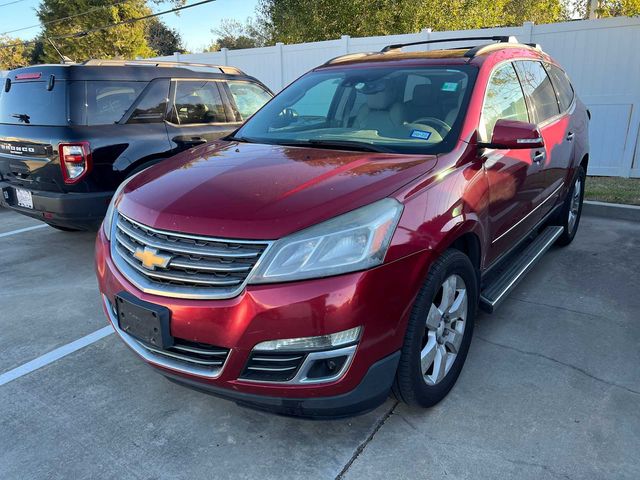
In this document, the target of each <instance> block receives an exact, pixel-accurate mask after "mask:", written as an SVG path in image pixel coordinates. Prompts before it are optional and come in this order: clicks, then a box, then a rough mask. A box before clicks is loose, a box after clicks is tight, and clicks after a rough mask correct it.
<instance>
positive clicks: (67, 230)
mask: <svg viewBox="0 0 640 480" xmlns="http://www.w3.org/2000/svg"><path fill="white" fill-rule="evenodd" d="M47 225H49V226H50V227H51V228H55V229H56V230H60V231H61V232H82V230H80V229H79V228H70V227H61V226H60V225H52V224H50V223H47Z"/></svg>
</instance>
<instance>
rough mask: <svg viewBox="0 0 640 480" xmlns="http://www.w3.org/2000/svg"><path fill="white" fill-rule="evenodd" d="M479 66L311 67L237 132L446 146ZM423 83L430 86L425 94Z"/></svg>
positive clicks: (355, 145) (368, 144)
mask: <svg viewBox="0 0 640 480" xmlns="http://www.w3.org/2000/svg"><path fill="white" fill-rule="evenodd" d="M476 71H477V70H476V68H474V67H468V66H456V67H455V68H446V67H440V66H438V67H416V66H411V65H410V66H407V67H404V68H403V67H402V66H400V67H398V66H394V67H390V66H382V67H374V68H349V67H347V68H344V69H342V68H333V67H332V68H331V69H324V70H323V69H321V70H318V71H313V72H310V73H308V74H307V75H305V76H303V77H301V78H300V79H298V80H296V81H295V82H293V83H292V84H291V85H290V86H289V87H287V88H286V89H285V90H284V91H282V92H281V93H280V94H279V95H277V96H276V97H275V98H274V99H273V100H271V101H270V102H269V103H267V104H266V105H265V106H264V107H263V108H262V109H260V110H259V111H258V112H256V114H255V115H253V117H251V118H250V119H249V120H248V121H247V122H246V123H245V125H244V126H243V127H241V128H240V130H239V131H238V132H237V133H236V134H235V135H236V137H238V138H246V139H247V140H248V141H256V142H262V143H271V144H292V143H295V144H305V143H306V144H310V145H313V146H315V147H317V146H318V145H322V146H323V147H324V148H345V146H346V148H351V149H355V150H358V149H361V150H374V151H376V150H380V151H385V152H386V151H389V152H395V153H438V152H443V151H447V150H448V149H449V148H450V146H451V145H452V143H453V142H454V141H455V139H456V135H457V133H458V132H459V128H460V124H461V118H462V117H463V112H464V111H465V108H466V102H467V101H468V94H469V92H470V90H471V87H472V80H473V78H474V75H475V73H476ZM420 87H433V88H432V89H431V91H430V92H429V95H424V92H423V91H422V90H421V89H420ZM418 97H419V98H418Z"/></svg>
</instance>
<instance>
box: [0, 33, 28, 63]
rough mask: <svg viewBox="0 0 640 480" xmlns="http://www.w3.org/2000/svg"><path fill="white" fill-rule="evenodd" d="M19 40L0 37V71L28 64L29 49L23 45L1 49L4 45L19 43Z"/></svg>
mask: <svg viewBox="0 0 640 480" xmlns="http://www.w3.org/2000/svg"><path fill="white" fill-rule="evenodd" d="M21 41H22V40H20V39H19V38H11V37H7V36H0V70H11V69H13V68H18V67H24V66H26V65H29V63H30V52H29V48H28V47H26V46H24V45H18V46H16V47H7V48H3V47H4V46H5V45H13V44H16V43H20V42H21Z"/></svg>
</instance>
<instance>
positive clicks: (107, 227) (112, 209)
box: [102, 167, 151, 241]
mask: <svg viewBox="0 0 640 480" xmlns="http://www.w3.org/2000/svg"><path fill="white" fill-rule="evenodd" d="M147 168H151V167H147ZM147 168H145V169H144V170H140V171H139V172H138V173H135V174H133V175H131V176H130V177H129V178H126V179H125V180H124V181H123V182H122V183H121V184H120V186H119V187H118V189H117V190H116V193H114V194H113V197H111V202H109V208H107V214H106V215H105V216H104V220H103V222H102V229H103V231H104V235H105V237H107V240H109V241H111V225H112V224H113V216H114V215H115V213H116V211H117V208H116V207H117V204H118V203H119V202H120V194H121V193H122V191H123V190H124V187H126V186H127V184H128V183H129V182H130V181H131V180H133V179H134V178H136V177H137V176H138V175H140V174H141V173H142V172H145V171H146V170H147Z"/></svg>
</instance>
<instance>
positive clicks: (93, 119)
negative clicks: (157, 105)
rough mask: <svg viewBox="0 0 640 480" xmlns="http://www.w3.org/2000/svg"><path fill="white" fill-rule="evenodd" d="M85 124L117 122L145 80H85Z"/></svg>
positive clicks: (140, 90)
mask: <svg viewBox="0 0 640 480" xmlns="http://www.w3.org/2000/svg"><path fill="white" fill-rule="evenodd" d="M82 83H84V84H85V89H86V97H85V98H86V103H85V106H86V124H87V125H110V124H114V123H118V122H119V121H120V119H121V118H122V117H123V116H124V114H125V113H126V112H127V110H129V108H131V105H133V102H135V101H136V99H137V98H138V96H139V95H140V93H141V92H142V90H143V89H144V88H145V87H146V86H147V82H121V81H87V82H82Z"/></svg>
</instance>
